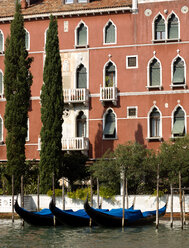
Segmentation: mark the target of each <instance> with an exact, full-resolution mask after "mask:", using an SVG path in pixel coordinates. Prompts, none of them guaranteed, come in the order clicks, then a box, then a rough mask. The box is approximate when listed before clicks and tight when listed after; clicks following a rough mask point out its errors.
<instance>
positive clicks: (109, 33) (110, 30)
mask: <svg viewBox="0 0 189 248" xmlns="http://www.w3.org/2000/svg"><path fill="white" fill-rule="evenodd" d="M105 43H115V26H114V25H113V24H112V23H111V22H109V23H108V25H107V27H106V29H105Z"/></svg>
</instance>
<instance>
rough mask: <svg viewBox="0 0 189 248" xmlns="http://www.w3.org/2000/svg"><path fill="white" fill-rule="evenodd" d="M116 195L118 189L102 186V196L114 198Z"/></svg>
mask: <svg viewBox="0 0 189 248" xmlns="http://www.w3.org/2000/svg"><path fill="white" fill-rule="evenodd" d="M115 195H116V190H113V189H111V188H108V187H105V186H101V187H100V196H102V197H104V198H107V199H109V198H113V197H114V196H115Z"/></svg>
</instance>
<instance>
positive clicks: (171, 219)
mask: <svg viewBox="0 0 189 248" xmlns="http://www.w3.org/2000/svg"><path fill="white" fill-rule="evenodd" d="M170 190H171V215H170V222H171V227H173V185H172V184H171V186H170Z"/></svg>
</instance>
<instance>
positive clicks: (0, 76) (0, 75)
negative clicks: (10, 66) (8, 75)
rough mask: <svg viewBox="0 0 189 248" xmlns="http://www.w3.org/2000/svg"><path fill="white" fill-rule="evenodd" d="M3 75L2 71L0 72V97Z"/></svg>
mask: <svg viewBox="0 0 189 248" xmlns="http://www.w3.org/2000/svg"><path fill="white" fill-rule="evenodd" d="M3 88H4V87H3V73H2V71H1V70H0V95H2V94H3Z"/></svg>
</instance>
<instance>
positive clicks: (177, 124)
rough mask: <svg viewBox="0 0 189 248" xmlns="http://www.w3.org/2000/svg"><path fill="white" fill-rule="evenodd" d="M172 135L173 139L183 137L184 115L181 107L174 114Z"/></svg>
mask: <svg viewBox="0 0 189 248" xmlns="http://www.w3.org/2000/svg"><path fill="white" fill-rule="evenodd" d="M172 134H173V136H174V137H176V136H184V135H185V113H184V111H183V110H182V108H181V107H178V108H177V109H176V111H175V112H174V117H173V130H172Z"/></svg>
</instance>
